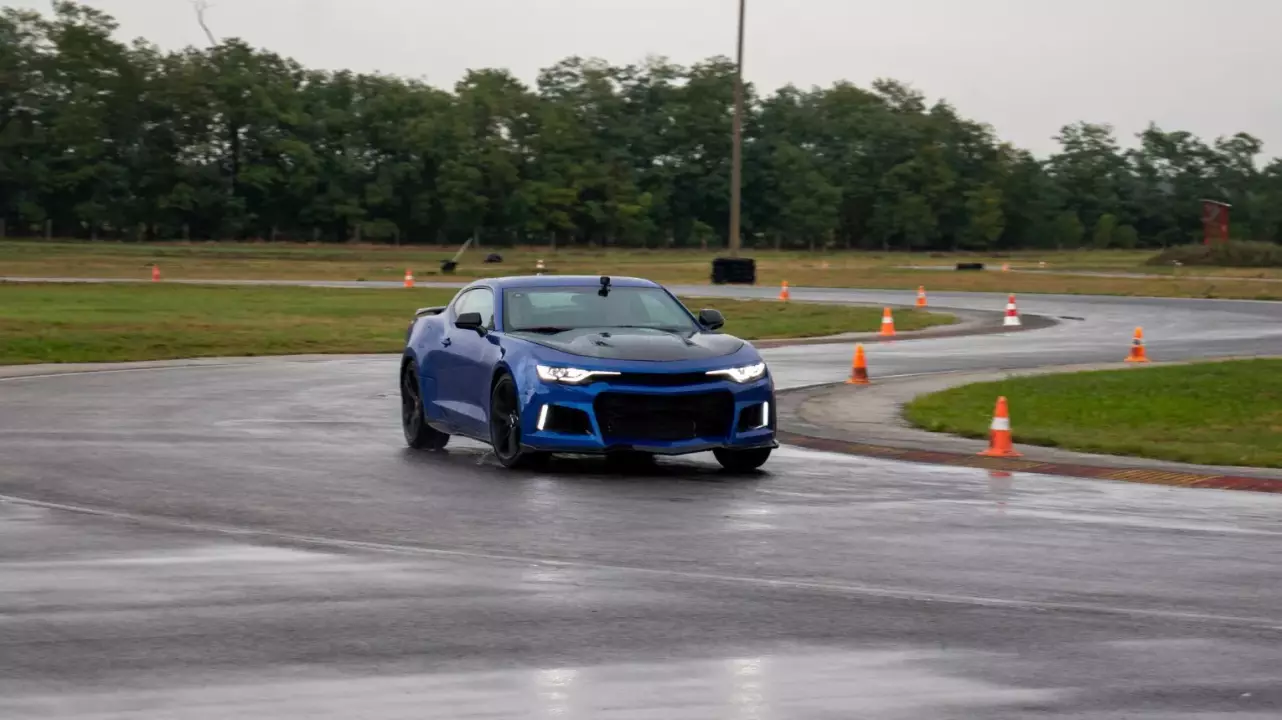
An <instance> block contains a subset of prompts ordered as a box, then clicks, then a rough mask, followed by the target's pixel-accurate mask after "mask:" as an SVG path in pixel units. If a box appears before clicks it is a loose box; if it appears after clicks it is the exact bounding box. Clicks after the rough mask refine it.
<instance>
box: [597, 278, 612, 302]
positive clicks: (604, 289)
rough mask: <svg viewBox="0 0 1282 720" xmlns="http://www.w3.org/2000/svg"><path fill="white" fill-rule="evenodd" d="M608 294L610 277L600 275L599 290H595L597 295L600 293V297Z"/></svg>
mask: <svg viewBox="0 0 1282 720" xmlns="http://www.w3.org/2000/svg"><path fill="white" fill-rule="evenodd" d="M609 294H610V278H609V276H606V275H602V276H601V290H600V291H598V292H597V295H600V296H601V297H606V296H608V295H609Z"/></svg>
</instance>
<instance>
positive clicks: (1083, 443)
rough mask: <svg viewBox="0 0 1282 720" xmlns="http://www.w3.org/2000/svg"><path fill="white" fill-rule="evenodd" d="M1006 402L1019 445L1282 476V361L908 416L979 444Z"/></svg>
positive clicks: (983, 394) (958, 399) (1221, 365)
mask: <svg viewBox="0 0 1282 720" xmlns="http://www.w3.org/2000/svg"><path fill="white" fill-rule="evenodd" d="M1002 395H1005V396H1006V398H1007V399H1008V400H1009V402H1010V413H1011V425H1012V428H1013V432H1014V437H1015V441H1016V442H1019V443H1027V444H1030V445H1044V446H1049V447H1059V448H1066V449H1070V450H1081V451H1085V452H1094V453H1103V454H1109V455H1133V456H1138V457H1147V458H1156V459H1160V460H1174V461H1179V462H1191V463H1200V464H1207V465H1243V466H1255V467H1282V360H1269V359H1265V360H1240V361H1237V360H1235V361H1227V362H1213V363H1198V364H1191V365H1172V366H1168V367H1147V368H1128V369H1123V370H1107V371H1096V372H1083V373H1071V374H1062V375H1045V376H1037V377H1025V378H1012V379H1009V380H1003V381H999V382H990V383H978V384H973V385H966V386H963V387H958V388H953V389H950V390H945V391H943V392H938V393H933V394H930V395H925V396H922V397H919V398H917V399H915V400H913V401H912V402H911V403H909V404H908V405H907V407H906V408H905V409H904V415H905V417H906V418H907V419H908V420H909V422H911V423H913V424H914V425H916V426H918V427H920V428H924V429H926V430H933V431H936V432H948V433H954V434H958V435H964V436H967V437H975V438H983V437H987V436H988V425H989V423H990V422H991V419H992V414H993V406H994V404H995V402H996V400H997V398H998V397H999V396H1002Z"/></svg>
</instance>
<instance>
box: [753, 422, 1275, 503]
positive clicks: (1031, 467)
mask: <svg viewBox="0 0 1282 720" xmlns="http://www.w3.org/2000/svg"><path fill="white" fill-rule="evenodd" d="M778 437H779V442H781V443H785V444H788V445H795V446H797V447H803V448H807V449H809V450H820V451H824V452H835V453H841V454H843V455H858V456H862V457H872V458H878V459H882V460H897V461H900V462H916V463H925V464H928V465H951V466H953V467H970V468H976V469H980V470H988V471H991V472H1008V473H1009V472H1022V473H1032V474H1034V475H1058V476H1063V477H1075V478H1088V479H1092V480H1114V481H1119V482H1131V483H1141V484H1146V485H1169V486H1173V487H1186V488H1203V489H1214V490H1244V491H1249V492H1264V493H1282V480H1269V479H1267V478H1252V477H1244V476H1241V475H1211V474H1201V473H1184V472H1173V471H1168V470H1145V469H1140V468H1110V467H1101V466H1097V465H1080V464H1072V463H1050V462H1036V461H1031V460H1014V459H1008V458H990V457H984V456H980V455H962V454H961V453H947V452H939V451H935V450H910V449H906V448H895V447H889V446H886V445H868V444H864V443H858V442H852V441H846V440H831V439H828V438H820V437H814V436H811V435H801V434H798V433H795V432H791V431H788V430H780V431H779V432H778Z"/></svg>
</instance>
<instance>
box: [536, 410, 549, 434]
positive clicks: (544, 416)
mask: <svg viewBox="0 0 1282 720" xmlns="http://www.w3.org/2000/svg"><path fill="white" fill-rule="evenodd" d="M547 424H548V406H547V405H544V406H543V407H541V408H539V424H538V426H537V427H538V430H539V432H543V428H545V427H547Z"/></svg>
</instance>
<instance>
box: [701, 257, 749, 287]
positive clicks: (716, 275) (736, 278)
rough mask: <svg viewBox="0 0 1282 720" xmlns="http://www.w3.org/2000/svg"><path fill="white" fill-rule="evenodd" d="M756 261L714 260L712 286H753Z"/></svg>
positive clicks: (740, 259)
mask: <svg viewBox="0 0 1282 720" xmlns="http://www.w3.org/2000/svg"><path fill="white" fill-rule="evenodd" d="M756 282H757V261H756V260H753V259H752V258H716V259H715V260H713V261H712V284H713V285H725V284H732V285H754V284H756Z"/></svg>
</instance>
